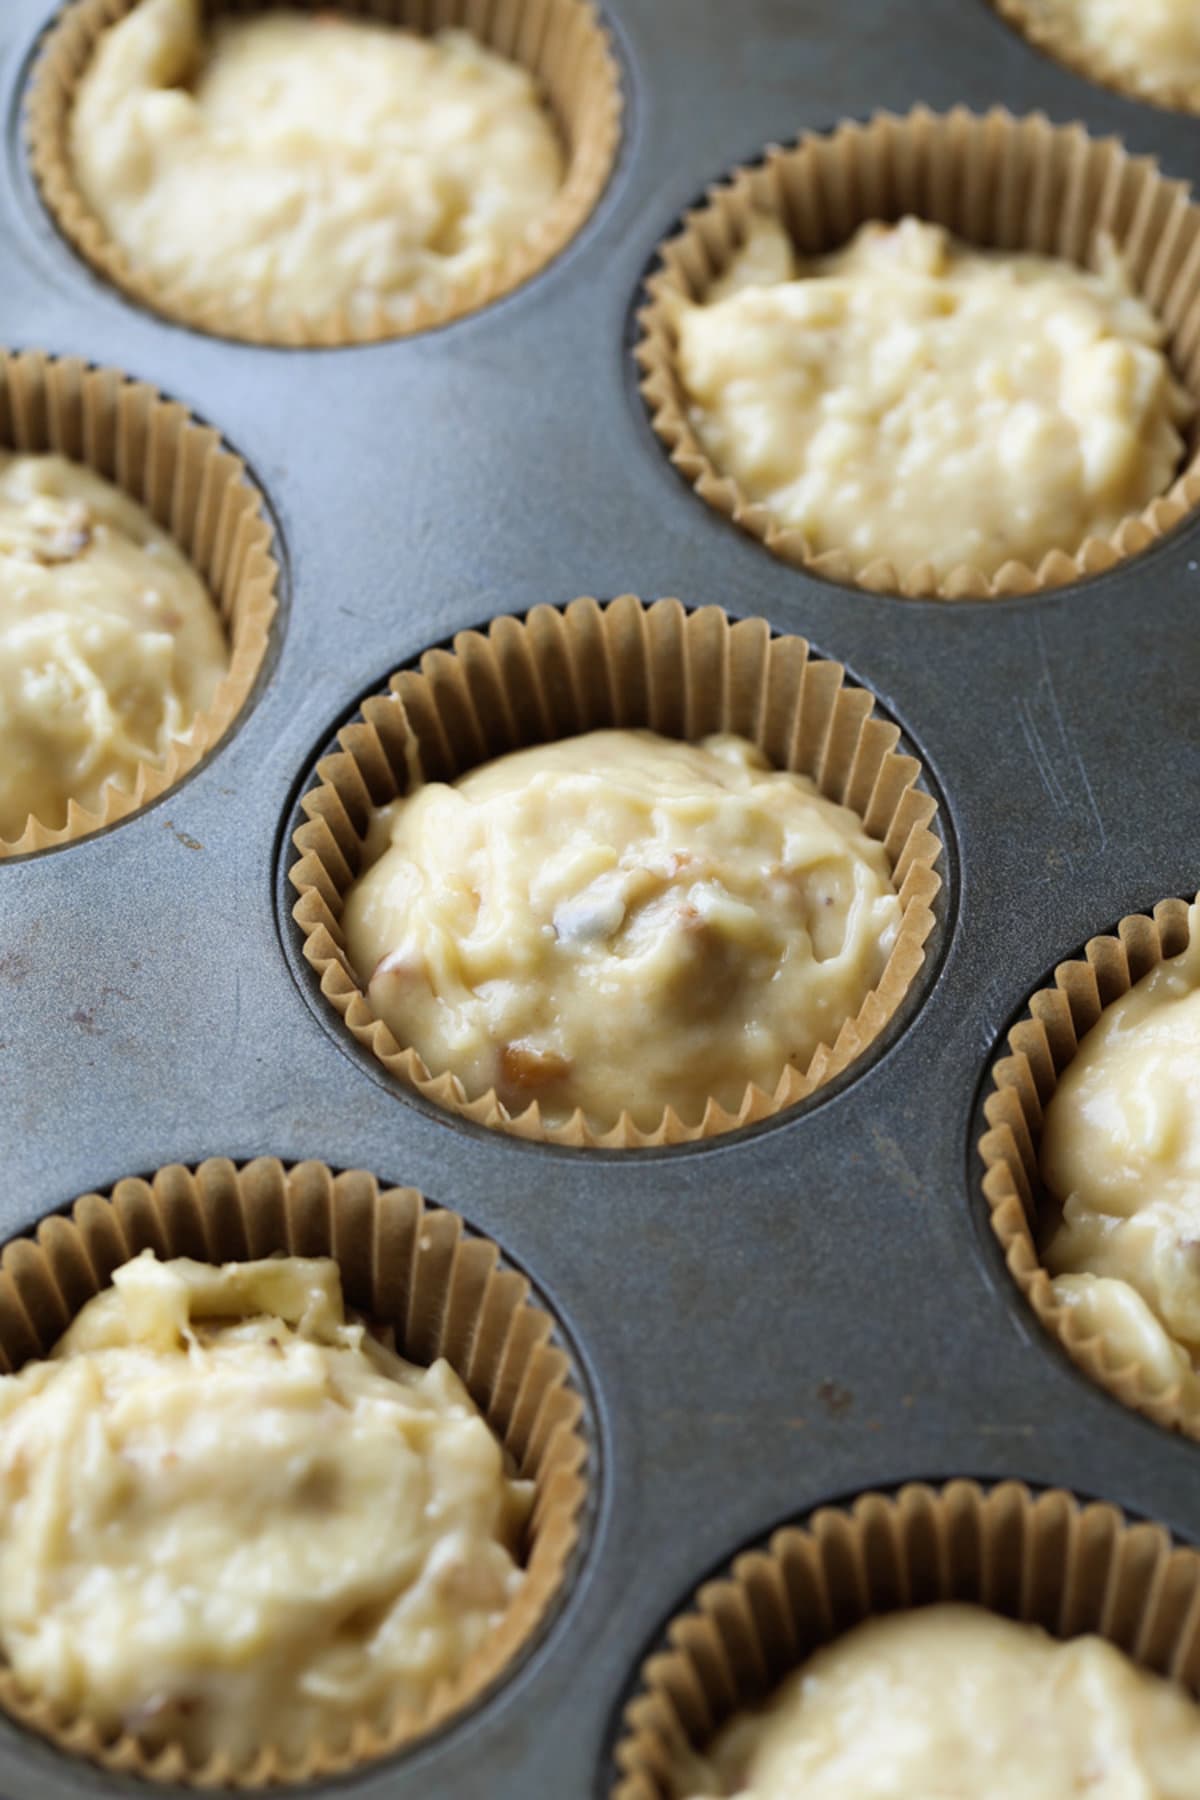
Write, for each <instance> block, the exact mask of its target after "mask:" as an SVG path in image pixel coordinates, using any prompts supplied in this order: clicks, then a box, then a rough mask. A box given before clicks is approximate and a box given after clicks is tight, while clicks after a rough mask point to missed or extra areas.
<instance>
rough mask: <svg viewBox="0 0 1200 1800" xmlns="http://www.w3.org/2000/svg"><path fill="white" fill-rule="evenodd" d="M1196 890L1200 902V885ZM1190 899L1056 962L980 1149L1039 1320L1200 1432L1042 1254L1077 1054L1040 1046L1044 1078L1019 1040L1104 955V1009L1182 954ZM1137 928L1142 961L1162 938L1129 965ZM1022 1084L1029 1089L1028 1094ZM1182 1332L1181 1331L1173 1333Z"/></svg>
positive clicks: (1178, 1388)
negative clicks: (1062, 1298) (1045, 1158)
mask: <svg viewBox="0 0 1200 1800" xmlns="http://www.w3.org/2000/svg"><path fill="white" fill-rule="evenodd" d="M1196 899H1197V901H1198V902H1200V895H1197V896H1196ZM1188 904H1189V903H1188V902H1186V901H1184V900H1181V899H1179V898H1178V897H1177V896H1172V897H1170V898H1168V899H1166V900H1163V901H1160V902H1159V903H1158V905H1157V906H1155V907H1154V908H1153V910H1152V911H1151V912H1143V913H1127V914H1126V915H1125V917H1124V918H1122V919H1121V921H1120V923H1119V924H1118V925H1117V928H1116V930H1115V932H1112V933H1106V934H1104V935H1102V936H1098V937H1093V938H1090V939H1089V940H1088V942H1087V944H1086V946H1085V949H1084V954H1083V956H1082V957H1079V958H1070V959H1068V960H1067V961H1065V962H1061V963H1059V964H1058V966H1057V967H1056V969H1055V971H1054V982H1053V984H1052V985H1051V986H1048V987H1042V988H1039V989H1037V991H1036V992H1035V993H1033V994H1031V995H1030V997H1029V999H1028V1000H1027V1001H1026V1003H1025V1005H1024V1007H1023V1009H1022V1013H1021V1017H1020V1018H1019V1019H1018V1021H1017V1023H1016V1024H1015V1025H1014V1026H1012V1027H1011V1028H1010V1030H1009V1031H1008V1033H1007V1034H1006V1044H1007V1048H1006V1051H1005V1053H1004V1054H1003V1055H1001V1056H999V1057H998V1058H997V1059H996V1060H995V1062H994V1063H993V1064H992V1066H991V1068H990V1071H989V1076H988V1081H987V1088H986V1095H985V1100H984V1109H983V1110H984V1116H985V1122H984V1125H983V1128H982V1130H981V1131H980V1134H979V1137H978V1140H977V1143H976V1149H977V1152H978V1155H979V1157H980V1160H981V1161H982V1163H983V1168H984V1176H983V1182H982V1186H983V1193H984V1198H985V1199H986V1201H987V1205H988V1212H989V1219H990V1223H991V1228H992V1231H993V1232H994V1234H995V1236H996V1238H997V1240H998V1242H999V1244H1000V1248H1001V1250H1002V1251H1003V1253H1004V1261H1005V1264H1006V1266H1007V1268H1008V1271H1009V1273H1010V1275H1011V1276H1012V1278H1013V1280H1014V1281H1015V1282H1016V1285H1017V1287H1018V1288H1019V1289H1020V1291H1021V1293H1022V1294H1023V1295H1024V1297H1025V1299H1026V1301H1027V1302H1028V1303H1029V1305H1030V1307H1031V1308H1032V1310H1033V1312H1034V1314H1035V1315H1036V1317H1037V1319H1038V1321H1039V1323H1040V1324H1041V1325H1042V1326H1043V1328H1044V1329H1045V1330H1046V1331H1048V1332H1049V1333H1050V1334H1051V1336H1052V1337H1054V1338H1055V1339H1056V1340H1057V1341H1058V1343H1059V1344H1060V1345H1061V1346H1062V1347H1063V1349H1064V1350H1065V1351H1066V1352H1067V1354H1068V1356H1069V1357H1070V1358H1071V1360H1072V1362H1074V1363H1075V1364H1076V1366H1077V1367H1078V1368H1079V1369H1081V1370H1082V1371H1083V1373H1084V1374H1085V1375H1087V1376H1088V1377H1089V1378H1090V1379H1091V1380H1092V1381H1093V1382H1095V1383H1096V1385H1097V1386H1098V1387H1100V1388H1103V1389H1104V1390H1105V1391H1106V1392H1107V1393H1109V1394H1111V1395H1112V1396H1113V1398H1114V1399H1116V1400H1119V1401H1120V1402H1121V1404H1122V1405H1123V1406H1128V1407H1131V1408H1133V1409H1134V1410H1135V1411H1137V1412H1140V1413H1144V1414H1145V1415H1146V1416H1147V1417H1148V1418H1151V1419H1153V1420H1154V1422H1155V1423H1156V1424H1157V1425H1162V1426H1165V1427H1167V1428H1168V1429H1172V1430H1176V1431H1179V1432H1182V1433H1183V1434H1184V1435H1185V1436H1187V1437H1191V1438H1197V1439H1200V1402H1197V1403H1196V1404H1194V1405H1192V1406H1189V1405H1188V1404H1187V1403H1186V1401H1185V1399H1184V1390H1185V1384H1184V1382H1182V1381H1180V1382H1178V1383H1174V1384H1171V1385H1170V1386H1167V1387H1164V1386H1163V1385H1162V1383H1161V1382H1155V1381H1153V1380H1152V1379H1151V1378H1150V1376H1149V1374H1148V1372H1147V1371H1146V1370H1145V1369H1144V1367H1143V1365H1142V1364H1140V1363H1138V1362H1137V1361H1133V1362H1130V1361H1127V1360H1122V1358H1121V1356H1120V1353H1119V1352H1118V1351H1117V1350H1116V1349H1115V1348H1114V1346H1112V1345H1111V1344H1110V1342H1109V1340H1108V1338H1107V1337H1106V1335H1105V1334H1104V1333H1103V1332H1098V1333H1092V1334H1090V1335H1089V1334H1088V1333H1087V1332H1086V1331H1085V1330H1084V1329H1083V1327H1082V1326H1081V1324H1080V1322H1079V1315H1078V1313H1077V1312H1076V1310H1075V1309H1074V1308H1072V1307H1069V1306H1065V1305H1063V1304H1062V1303H1061V1302H1059V1301H1057V1300H1056V1299H1055V1297H1054V1292H1053V1277H1052V1276H1051V1275H1050V1274H1049V1272H1048V1270H1047V1269H1046V1268H1045V1266H1044V1264H1043V1263H1042V1260H1041V1257H1040V1255H1039V1254H1038V1250H1037V1245H1036V1240H1035V1236H1034V1232H1033V1229H1032V1228H1031V1221H1030V1210H1032V1212H1033V1214H1034V1218H1035V1219H1036V1214H1037V1210H1038V1198H1039V1196H1038V1186H1040V1182H1039V1181H1038V1178H1037V1175H1036V1165H1037V1154H1038V1144H1039V1141H1040V1133H1041V1123H1042V1115H1043V1114H1044V1111H1045V1107H1046V1104H1047V1103H1048V1101H1049V1099H1050V1096H1051V1094H1052V1093H1053V1091H1054V1088H1055V1087H1057V1084H1058V1081H1059V1079H1060V1077H1061V1075H1062V1073H1063V1070H1064V1069H1066V1068H1067V1067H1068V1066H1069V1064H1070V1061H1071V1060H1072V1058H1071V1057H1068V1058H1067V1059H1066V1060H1065V1061H1064V1062H1062V1063H1061V1064H1057V1066H1056V1064H1055V1059H1054V1056H1053V1053H1052V1051H1051V1050H1050V1048H1049V1046H1048V1045H1047V1046H1045V1047H1044V1049H1040V1052H1039V1058H1038V1061H1039V1067H1040V1070H1041V1080H1040V1081H1039V1080H1038V1078H1037V1076H1036V1074H1035V1071H1034V1068H1033V1065H1032V1062H1031V1059H1030V1056H1029V1054H1028V1051H1026V1050H1022V1049H1021V1048H1020V1047H1019V1045H1020V1042H1021V1040H1022V1038H1023V1037H1024V1036H1025V1035H1026V1031H1027V1028H1029V1027H1031V1026H1032V1027H1034V1028H1035V1029H1036V1028H1037V1027H1038V1025H1039V1021H1038V1018H1037V1015H1036V1013H1035V1011H1034V1009H1035V1008H1038V1007H1040V1006H1042V1005H1044V1004H1049V1005H1050V1006H1052V1007H1055V1008H1057V1007H1058V1006H1059V1005H1060V1003H1061V1004H1065V1006H1066V1008H1067V1010H1068V1012H1070V1010H1071V1008H1070V998H1069V995H1068V993H1067V987H1068V986H1069V985H1070V984H1071V982H1072V980H1073V979H1074V978H1075V976H1076V975H1077V974H1078V975H1080V976H1082V975H1084V974H1085V973H1086V974H1087V975H1089V976H1090V977H1092V978H1093V979H1094V978H1095V976H1096V972H1097V967H1098V965H1103V966H1104V968H1105V980H1104V983H1103V989H1104V990H1107V998H1106V999H1104V1000H1103V1001H1102V1004H1101V1007H1100V1011H1103V1010H1104V1009H1105V1008H1106V1007H1107V1006H1110V1005H1112V1003H1113V1002H1114V1001H1115V1000H1117V999H1119V998H1120V997H1121V994H1122V993H1127V992H1128V991H1129V989H1130V988H1131V987H1132V986H1133V985H1134V982H1135V981H1136V980H1139V979H1140V978H1141V976H1142V975H1145V974H1148V973H1149V972H1150V969H1151V968H1153V967H1156V966H1157V964H1158V963H1160V962H1164V961H1166V960H1167V959H1168V955H1170V956H1174V955H1177V954H1178V952H1179V948H1182V947H1183V945H1185V944H1186V943H1187V942H1188V941H1190V937H1189V934H1188V933H1187V920H1186V911H1187V906H1188ZM1180 909H1182V913H1183V919H1182V930H1183V933H1184V935H1183V942H1182V944H1181V945H1180V946H1178V947H1177V948H1176V949H1174V950H1171V951H1170V952H1167V953H1164V952H1163V949H1162V933H1163V929H1164V926H1166V925H1167V924H1168V923H1170V924H1173V925H1174V927H1175V928H1176V930H1178V929H1180V925H1181V919H1180ZM1148 926H1150V927H1153V931H1152V933H1148V932H1147V930H1146V928H1147V927H1148ZM1135 937H1136V940H1137V943H1138V946H1139V952H1138V960H1139V961H1141V962H1145V960H1146V957H1147V953H1148V952H1147V947H1148V946H1151V945H1154V944H1156V945H1157V954H1156V955H1154V956H1153V959H1152V960H1150V961H1149V962H1148V963H1147V964H1146V966H1144V967H1142V968H1141V969H1140V971H1139V973H1138V974H1136V975H1135V974H1133V972H1132V970H1130V969H1129V967H1128V963H1129V946H1130V944H1131V942H1132V941H1133V940H1134V938H1135ZM1110 956H1116V957H1118V958H1119V959H1120V963H1121V964H1123V965H1124V967H1125V975H1126V984H1125V987H1124V988H1123V989H1121V990H1120V991H1117V990H1116V989H1115V988H1114V986H1113V982H1114V976H1115V975H1117V974H1118V971H1115V970H1114V969H1113V968H1112V967H1111V966H1110V965H1109V963H1108V958H1109V957H1110ZM1102 991H1103V990H1102ZM1072 1028H1073V1029H1074V1030H1075V1031H1076V1035H1077V1038H1078V1036H1080V1035H1082V1033H1080V1032H1079V1031H1078V1027H1077V1025H1076V1021H1075V1018H1074V1015H1073V1014H1072ZM1087 1028H1088V1027H1085V1029H1087ZM1043 1037H1044V1029H1043ZM1014 1039H1016V1043H1014ZM1051 1075H1052V1080H1050V1076H1051ZM1048 1080H1049V1085H1047V1081H1048ZM1023 1093H1024V1095H1025V1096H1026V1099H1025V1100H1024V1101H1023V1099H1022V1094H1023ZM1034 1094H1036V1096H1037V1098H1036V1100H1033V1099H1032V1096H1033V1095H1034ZM1035 1114H1036V1116H1035ZM1018 1118H1019V1120H1020V1125H1021V1129H1022V1134H1023V1135H1024V1136H1025V1137H1027V1139H1028V1142H1029V1145H1030V1153H1031V1164H1032V1167H1031V1168H1027V1167H1026V1158H1025V1157H1024V1156H1023V1155H1022V1152H1021V1147H1020V1145H1019V1144H1018V1142H1017V1138H1016V1135H1015V1132H1014V1125H1015V1124H1016V1122H1017V1120H1018ZM1018 1168H1020V1169H1021V1171H1022V1173H1021V1175H1020V1176H1018V1175H1017V1169H1018ZM1023 1189H1028V1190H1029V1192H1030V1198H1029V1201H1028V1203H1027V1201H1026V1199H1025V1198H1024V1197H1023ZM1175 1341H1176V1340H1174V1339H1172V1342H1175Z"/></svg>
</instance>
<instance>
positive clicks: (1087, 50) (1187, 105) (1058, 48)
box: [992, 0, 1200, 112]
mask: <svg viewBox="0 0 1200 1800" xmlns="http://www.w3.org/2000/svg"><path fill="white" fill-rule="evenodd" d="M992 5H993V6H994V7H995V9H996V11H997V12H998V13H999V14H1000V17H1001V18H1002V19H1004V20H1006V21H1007V23H1008V24H1009V25H1011V26H1012V27H1013V28H1014V30H1016V31H1019V32H1020V33H1021V35H1022V37H1024V38H1027V39H1028V40H1029V42H1030V43H1031V44H1033V45H1034V47H1035V48H1036V49H1038V50H1041V51H1042V52H1043V53H1044V54H1045V55H1046V56H1051V57H1053V58H1054V60H1055V62H1058V63H1061V64H1062V66H1063V67H1064V68H1065V69H1070V70H1071V71H1072V72H1073V73H1074V74H1076V75H1082V76H1084V77H1085V78H1086V79H1087V80H1089V81H1095V82H1098V83H1099V84H1100V86H1101V87H1108V88H1116V89H1117V91H1118V92H1120V93H1123V94H1129V95H1131V96H1132V98H1133V99H1135V100H1146V101H1149V103H1150V104H1151V105H1152V106H1165V107H1170V108H1173V109H1174V110H1175V111H1177V112H1200V84H1197V83H1194V82H1193V83H1188V82H1179V81H1170V80H1166V79H1162V78H1159V77H1157V76H1153V75H1149V74H1146V73H1144V72H1143V71H1141V70H1139V69H1136V68H1133V67H1131V66H1129V65H1128V64H1126V63H1125V62H1123V61H1121V59H1120V58H1118V57H1116V56H1114V55H1112V54H1111V53H1109V54H1107V55H1106V54H1105V52H1104V50H1102V49H1100V48H1099V47H1098V46H1095V45H1091V44H1085V43H1083V42H1082V41H1081V39H1080V36H1079V34H1078V33H1077V32H1075V31H1072V29H1071V26H1070V22H1069V21H1068V20H1065V19H1060V18H1056V17H1055V16H1054V14H1053V12H1052V11H1051V10H1050V9H1049V8H1047V7H1045V6H1042V5H1039V3H1038V0H992Z"/></svg>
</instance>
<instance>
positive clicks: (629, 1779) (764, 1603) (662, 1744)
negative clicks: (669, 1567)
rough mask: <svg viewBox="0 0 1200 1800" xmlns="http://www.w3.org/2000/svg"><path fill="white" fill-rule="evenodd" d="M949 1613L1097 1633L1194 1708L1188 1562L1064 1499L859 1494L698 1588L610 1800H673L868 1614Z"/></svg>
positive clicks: (628, 1717) (628, 1736)
mask: <svg viewBox="0 0 1200 1800" xmlns="http://www.w3.org/2000/svg"><path fill="white" fill-rule="evenodd" d="M937 1601H960V1602H967V1603H973V1604H976V1605H980V1606H985V1607H988V1608H989V1609H991V1610H992V1611H994V1612H998V1613H1003V1614H1005V1615H1006V1616H1008V1617H1010V1618H1014V1619H1019V1620H1022V1621H1025V1622H1028V1623H1031V1624H1036V1625H1040V1626H1042V1627H1043V1628H1044V1629H1045V1630H1046V1631H1049V1632H1050V1633H1051V1634H1052V1635H1053V1636H1055V1637H1059V1638H1067V1637H1076V1636H1080V1635H1083V1634H1085V1633H1093V1632H1094V1633H1097V1634H1098V1635H1099V1636H1100V1637H1103V1638H1106V1639H1107V1640H1108V1641H1109V1642H1110V1643H1112V1644H1115V1645H1116V1646H1117V1647H1118V1648H1119V1649H1120V1650H1123V1651H1124V1652H1125V1653H1126V1655H1128V1656H1130V1657H1131V1658H1132V1659H1133V1661H1134V1662H1136V1663H1138V1664H1139V1665H1140V1666H1141V1667H1143V1668H1146V1669H1149V1670H1152V1671H1153V1672H1154V1673H1156V1674H1159V1675H1165V1676H1169V1677H1170V1678H1171V1679H1173V1680H1176V1681H1179V1682H1182V1683H1183V1685H1184V1686H1185V1687H1186V1688H1188V1689H1189V1690H1190V1692H1191V1693H1192V1694H1194V1695H1198V1696H1200V1554H1197V1552H1196V1551H1195V1550H1191V1549H1186V1548H1182V1547H1178V1546H1176V1545H1174V1544H1173V1543H1172V1540H1171V1538H1170V1536H1169V1534H1168V1533H1167V1532H1166V1531H1165V1530H1164V1529H1163V1528H1162V1527H1161V1526H1158V1525H1148V1524H1129V1523H1127V1521H1126V1519H1125V1517H1124V1515H1123V1514H1122V1513H1121V1512H1120V1511H1119V1510H1118V1509H1117V1508H1116V1507H1115V1506H1108V1505H1103V1504H1092V1505H1084V1504H1081V1503H1080V1502H1079V1501H1078V1500H1077V1499H1076V1498H1075V1497H1074V1495H1072V1494H1069V1493H1066V1492H1064V1491H1063V1490H1062V1489H1052V1490H1050V1491H1048V1492H1044V1493H1039V1494H1036V1495H1035V1494H1033V1493H1031V1492H1030V1490H1029V1489H1028V1488H1026V1487H1024V1486H1022V1485H1021V1484H1020V1483H1019V1482H1015V1481H1006V1482H1003V1483H1001V1484H1000V1485H999V1486H996V1487H992V1488H987V1489H985V1488H982V1487H979V1486H977V1485H976V1484H975V1483H974V1482H970V1481H951V1482H949V1483H948V1484H947V1485H946V1486H944V1487H939V1488H932V1487H926V1486H923V1485H913V1486H909V1487H904V1488H902V1489H901V1490H900V1491H899V1493H898V1494H895V1495H890V1494H878V1493H871V1494H864V1495H862V1496H861V1497H860V1498H859V1499H858V1500H856V1501H855V1502H854V1504H853V1506H851V1507H845V1508H843V1507H829V1508H823V1509H822V1510H821V1511H820V1512H818V1513H816V1514H814V1516H813V1518H812V1519H811V1521H810V1522H809V1523H808V1524H806V1525H804V1526H803V1527H797V1526H789V1527H786V1528H785V1529H784V1530H782V1531H777V1532H776V1533H775V1535H774V1536H773V1537H772V1538H771V1540H770V1542H769V1544H767V1545H766V1547H765V1548H762V1549H757V1550H751V1551H748V1552H747V1553H745V1554H744V1555H742V1556H739V1557H738V1558H737V1559H736V1560H735V1561H734V1563H733V1566H732V1568H731V1570H730V1571H729V1572H728V1573H727V1574H725V1575H723V1576H721V1577H719V1578H718V1579H717V1580H714V1581H709V1582H706V1583H705V1585H704V1586H703V1587H701V1588H700V1589H699V1591H698V1592H697V1594H696V1595H695V1596H694V1597H693V1600H692V1603H691V1605H690V1607H689V1610H688V1611H687V1612H686V1613H683V1614H681V1615H680V1616H679V1617H678V1618H676V1619H675V1620H674V1621H673V1622H672V1623H671V1625H670V1626H669V1627H668V1630H667V1633H666V1646H665V1648H663V1649H660V1650H658V1651H656V1652H655V1653H654V1654H653V1655H651V1656H649V1657H648V1658H647V1660H646V1661H645V1662H644V1663H643V1665H642V1668H641V1671H640V1680H639V1690H638V1692H637V1694H636V1695H635V1697H634V1699H633V1700H631V1701H630V1703H629V1705H628V1706H627V1707H626V1709H625V1712H624V1715H623V1718H622V1722H621V1735H620V1737H619V1740H618V1742H617V1745H616V1749H615V1753H614V1755H615V1762H616V1766H617V1769H618V1771H619V1773H618V1775H617V1777H616V1779H615V1781H614V1783H613V1786H612V1787H611V1789H610V1793H611V1796H612V1800H682V1796H684V1795H686V1794H688V1793H689V1792H694V1791H695V1790H694V1789H693V1788H690V1787H689V1786H688V1785H686V1783H687V1764H688V1763H689V1761H692V1760H694V1758H695V1757H696V1756H697V1755H702V1754H703V1753H704V1751H705V1749H706V1748H707V1746H708V1745H709V1744H710V1743H711V1742H712V1740H713V1738H714V1737H715V1736H716V1734H717V1733H718V1732H719V1731H720V1729H721V1728H722V1726H723V1725H725V1724H726V1723H727V1722H728V1721H729V1720H730V1719H731V1718H732V1717H733V1715H734V1714H735V1713H738V1712H741V1711H742V1710H744V1709H746V1708H753V1707H755V1706H757V1705H759V1704H761V1702H762V1701H763V1700H765V1699H766V1698H767V1696H768V1695H769V1694H770V1693H771V1692H772V1690H773V1689H774V1688H776V1687H777V1686H778V1685H779V1683H780V1682H781V1681H782V1680H783V1679H784V1678H785V1676H787V1675H788V1674H790V1673H791V1671H792V1670H793V1669H795V1668H796V1667H797V1666H798V1665H799V1664H800V1663H802V1662H803V1661H804V1660H805V1659H806V1658H807V1657H809V1656H811V1655H812V1653H813V1652H814V1651H815V1650H817V1649H819V1648H820V1647H821V1646H822V1645H824V1644H828V1643H831V1642H832V1641H833V1640H834V1639H835V1638H837V1637H840V1636H842V1635H843V1634H844V1633H845V1632H847V1631H850V1630H852V1629H853V1628H854V1626H856V1625H859V1624H861V1623H862V1622H863V1620H865V1619H867V1618H870V1617H871V1616H872V1615H874V1614H878V1613H888V1612H896V1611H898V1610H902V1609H905V1608H909V1607H914V1606H924V1605H929V1604H931V1603H933V1602H937Z"/></svg>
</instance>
